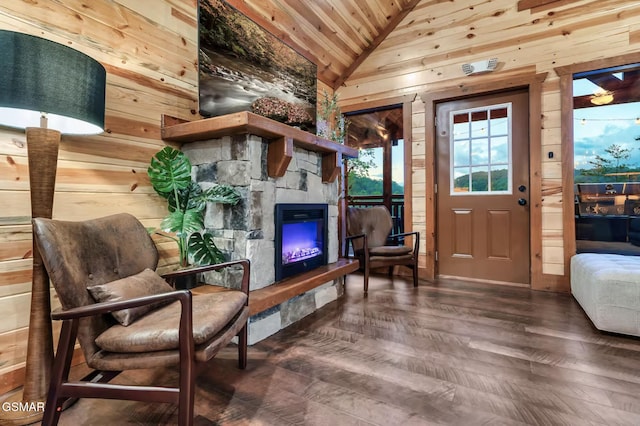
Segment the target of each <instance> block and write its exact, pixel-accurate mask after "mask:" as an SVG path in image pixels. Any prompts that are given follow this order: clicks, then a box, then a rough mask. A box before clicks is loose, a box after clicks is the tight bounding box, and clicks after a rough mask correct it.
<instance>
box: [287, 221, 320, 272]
mask: <svg viewBox="0 0 640 426" xmlns="http://www.w3.org/2000/svg"><path fill="white" fill-rule="evenodd" d="M320 255H322V238H321V233H320V232H319V230H318V222H316V221H311V222H297V223H284V224H283V225H282V264H283V265H287V264H290V263H294V262H299V261H302V260H306V259H311V258H312V257H315V256H320Z"/></svg>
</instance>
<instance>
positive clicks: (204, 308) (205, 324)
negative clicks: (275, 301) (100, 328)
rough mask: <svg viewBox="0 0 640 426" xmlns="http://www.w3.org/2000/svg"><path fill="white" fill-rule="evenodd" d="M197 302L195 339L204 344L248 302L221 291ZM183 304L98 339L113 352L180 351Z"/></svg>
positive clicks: (110, 330)
mask: <svg viewBox="0 0 640 426" xmlns="http://www.w3.org/2000/svg"><path fill="white" fill-rule="evenodd" d="M192 301H193V306H192V307H193V340H194V342H195V344H196V346H197V345H200V344H202V343H204V342H206V341H208V340H210V339H211V338H212V337H214V336H215V335H216V334H218V333H219V332H220V331H221V330H222V329H223V328H224V327H225V326H226V325H227V324H228V323H229V321H230V320H232V319H233V318H234V317H235V316H236V315H237V314H238V313H239V312H240V310H242V307H243V306H244V305H245V303H246V301H247V295H246V294H245V293H243V292H241V291H235V290H230V291H221V292H217V293H211V294H199V295H195V296H194V297H193V299H192ZM180 309H181V305H180V302H179V301H176V302H173V303H171V304H170V305H167V306H165V307H162V308H160V309H157V310H155V311H153V312H151V313H149V314H147V315H145V316H143V317H142V318H140V319H138V320H137V321H136V322H134V323H133V324H131V325H129V326H128V327H123V326H121V325H119V324H116V325H114V326H112V327H110V328H108V329H107V330H106V331H104V332H103V333H102V334H100V335H99V336H98V338H97V339H96V344H97V345H98V346H99V347H100V348H101V349H103V350H105V351H109V352H120V353H130V352H150V351H162V350H170V349H177V348H178V343H179V342H178V327H179V323H180Z"/></svg>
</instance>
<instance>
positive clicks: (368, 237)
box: [344, 206, 420, 294]
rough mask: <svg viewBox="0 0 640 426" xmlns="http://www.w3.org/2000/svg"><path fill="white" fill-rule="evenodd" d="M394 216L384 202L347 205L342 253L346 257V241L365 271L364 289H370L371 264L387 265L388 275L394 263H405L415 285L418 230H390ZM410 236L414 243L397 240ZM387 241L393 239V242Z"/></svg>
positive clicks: (415, 285)
mask: <svg viewBox="0 0 640 426" xmlns="http://www.w3.org/2000/svg"><path fill="white" fill-rule="evenodd" d="M392 228H393V220H392V218H391V214H390V213H389V210H387V208H386V207H384V206H375V207H368V208H356V207H349V208H348V209H347V243H346V244H345V253H344V256H345V257H349V245H350V243H351V246H352V248H353V255H354V256H355V257H356V258H357V259H358V260H359V261H360V269H362V270H363V271H364V292H365V294H367V292H368V291H369V274H370V272H371V269H374V268H384V267H387V268H389V275H391V274H392V273H393V267H394V266H396V265H404V266H407V267H409V268H411V269H412V271H413V286H414V287H417V286H418V251H419V248H420V234H419V233H418V232H404V233H400V234H391V235H390V233H391V229H392ZM409 236H412V237H413V245H412V246H405V245H402V244H400V239H402V240H403V241H404V239H405V238H406V237H409ZM387 241H392V242H393V241H395V242H396V244H395V245H391V244H388V243H387Z"/></svg>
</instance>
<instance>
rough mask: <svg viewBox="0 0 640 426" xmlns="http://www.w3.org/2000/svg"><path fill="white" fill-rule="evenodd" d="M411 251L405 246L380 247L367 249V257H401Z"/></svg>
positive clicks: (411, 249) (410, 248)
mask: <svg viewBox="0 0 640 426" xmlns="http://www.w3.org/2000/svg"><path fill="white" fill-rule="evenodd" d="M412 251H413V248H412V247H407V246H380V247H371V248H369V256H402V255H405V254H409V253H411V252H412Z"/></svg>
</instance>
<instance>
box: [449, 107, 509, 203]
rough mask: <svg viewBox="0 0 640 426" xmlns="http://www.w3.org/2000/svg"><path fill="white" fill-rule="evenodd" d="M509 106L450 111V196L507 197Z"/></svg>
mask: <svg viewBox="0 0 640 426" xmlns="http://www.w3.org/2000/svg"><path fill="white" fill-rule="evenodd" d="M511 111H512V105H511V103H505V104H497V105H491V106H485V107H481V108H472V109H465V110H458V111H451V112H450V116H449V122H450V123H451V125H450V131H451V133H450V134H451V135H452V137H451V145H450V151H451V155H450V158H451V160H450V176H451V182H450V189H451V195H454V196H455V195H458V196H459V195H487V194H510V193H511V191H512V166H511V152H512V149H511V143H512V137H511V120H512V118H511V117H512V114H511Z"/></svg>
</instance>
